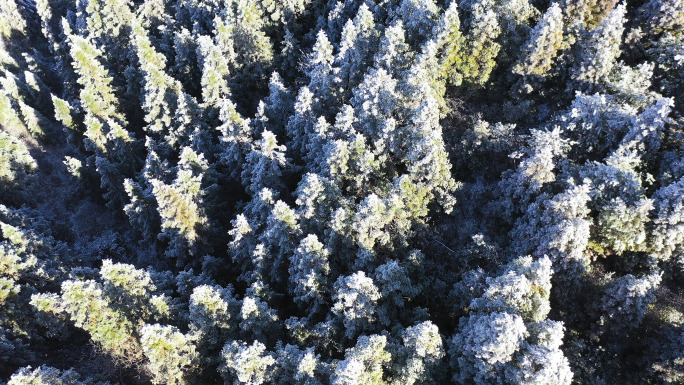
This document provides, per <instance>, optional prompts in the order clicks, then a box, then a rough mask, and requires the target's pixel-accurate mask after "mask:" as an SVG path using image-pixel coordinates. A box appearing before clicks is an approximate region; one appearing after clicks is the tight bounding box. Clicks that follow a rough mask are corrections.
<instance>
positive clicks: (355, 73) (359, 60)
mask: <svg viewBox="0 0 684 385" xmlns="http://www.w3.org/2000/svg"><path fill="white" fill-rule="evenodd" d="M379 37H380V36H379V32H378V30H377V28H376V26H375V20H374V17H373V13H372V12H371V11H370V9H369V8H368V6H367V5H366V4H365V3H364V4H362V5H361V6H360V7H359V11H358V13H357V14H356V16H355V17H354V19H353V20H351V19H350V20H349V21H347V23H346V24H345V26H344V29H343V30H342V37H341V41H340V48H339V52H338V53H337V55H336V56H335V62H334V64H335V67H337V68H338V69H337V72H336V73H335V87H336V94H337V95H338V96H337V100H338V101H344V100H348V99H349V96H350V90H352V89H353V88H355V87H356V86H357V85H358V84H359V83H360V82H361V80H362V79H363V74H364V73H365V72H366V69H367V68H368V67H369V66H370V64H371V62H372V57H373V56H372V55H373V53H374V52H375V50H376V47H377V44H378V42H379ZM338 103H339V102H338Z"/></svg>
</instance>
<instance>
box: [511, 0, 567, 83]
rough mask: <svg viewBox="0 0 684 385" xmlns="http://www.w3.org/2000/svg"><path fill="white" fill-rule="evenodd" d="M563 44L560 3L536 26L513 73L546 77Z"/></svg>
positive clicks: (552, 6) (549, 9)
mask: <svg viewBox="0 0 684 385" xmlns="http://www.w3.org/2000/svg"><path fill="white" fill-rule="evenodd" d="M562 43H563V12H562V10H561V8H560V6H559V5H558V3H553V4H551V6H550V7H549V8H548V9H547V10H546V13H544V16H543V17H542V19H541V21H539V23H537V25H535V27H534V29H533V30H532V32H531V33H530V37H529V40H528V42H527V44H526V45H525V47H524V48H523V51H522V57H521V59H520V60H519V61H518V62H517V63H516V64H515V65H514V66H513V73H515V74H519V75H523V76H530V75H536V76H546V75H547V73H548V72H549V70H551V66H552V65H553V63H554V59H555V58H556V56H557V55H558V51H559V50H560V48H561V45H562Z"/></svg>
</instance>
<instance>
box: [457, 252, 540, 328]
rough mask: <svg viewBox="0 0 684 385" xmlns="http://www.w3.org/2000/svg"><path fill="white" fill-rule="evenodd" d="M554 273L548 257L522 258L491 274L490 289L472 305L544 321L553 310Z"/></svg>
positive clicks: (531, 320) (480, 309) (487, 310)
mask: <svg viewBox="0 0 684 385" xmlns="http://www.w3.org/2000/svg"><path fill="white" fill-rule="evenodd" d="M551 275H552V270H551V261H550V260H549V258H548V257H546V256H544V257H542V258H539V259H538V260H536V261H534V262H533V260H532V258H531V257H523V258H519V259H517V260H515V261H514V262H512V263H511V264H510V265H509V267H508V268H507V272H506V273H504V274H502V275H500V276H498V277H496V278H487V285H488V287H487V289H486V290H485V292H484V293H483V295H482V296H481V297H480V298H476V299H474V300H473V301H472V303H471V304H470V307H471V309H473V310H476V311H480V312H507V313H512V314H514V313H518V314H520V315H521V316H522V317H523V318H524V319H525V321H527V322H538V321H542V320H544V319H545V318H546V316H547V315H548V313H549V311H550V310H551V305H550V303H549V294H550V292H551Z"/></svg>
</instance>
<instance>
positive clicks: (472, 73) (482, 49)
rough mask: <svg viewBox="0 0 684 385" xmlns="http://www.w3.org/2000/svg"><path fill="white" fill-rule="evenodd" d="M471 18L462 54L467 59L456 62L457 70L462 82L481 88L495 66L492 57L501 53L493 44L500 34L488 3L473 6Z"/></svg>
mask: <svg viewBox="0 0 684 385" xmlns="http://www.w3.org/2000/svg"><path fill="white" fill-rule="evenodd" d="M471 14H472V15H471V18H470V25H469V29H468V34H467V35H466V42H465V49H464V50H463V51H462V52H464V53H466V52H467V56H466V57H465V58H464V60H463V61H462V62H457V63H458V65H457V68H458V72H459V74H460V76H461V77H462V78H463V81H465V82H467V83H470V84H472V85H474V86H476V87H482V86H484V85H485V83H486V82H487V80H489V75H490V74H491V72H492V70H493V69H494V67H495V66H496V57H497V55H498V54H499V50H500V49H501V46H500V45H499V43H497V41H496V40H497V38H498V37H499V35H500V34H501V26H500V25H499V22H498V18H497V15H496V13H495V12H494V4H493V2H492V1H491V0H482V1H478V2H476V3H474V4H473V5H472V9H471ZM453 77H454V76H453V75H452V78H453Z"/></svg>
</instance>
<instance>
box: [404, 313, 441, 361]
mask: <svg viewBox="0 0 684 385" xmlns="http://www.w3.org/2000/svg"><path fill="white" fill-rule="evenodd" d="M402 339H403V341H404V346H405V347H406V348H408V349H409V350H410V351H411V352H412V354H414V355H415V356H416V357H420V358H422V359H424V360H425V361H426V362H430V363H436V362H437V361H438V360H439V359H441V358H442V357H444V348H443V346H442V337H441V336H440V335H439V329H438V328H437V326H436V325H435V324H433V323H432V322H430V321H425V322H422V323H419V324H417V325H415V326H411V327H408V328H406V330H405V331H404V333H403V336H402Z"/></svg>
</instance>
